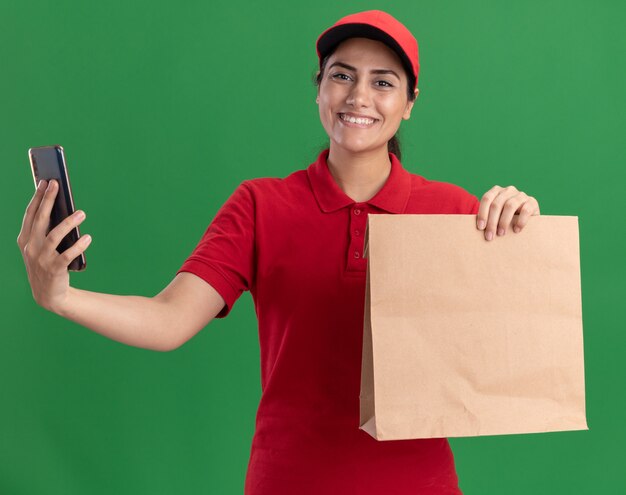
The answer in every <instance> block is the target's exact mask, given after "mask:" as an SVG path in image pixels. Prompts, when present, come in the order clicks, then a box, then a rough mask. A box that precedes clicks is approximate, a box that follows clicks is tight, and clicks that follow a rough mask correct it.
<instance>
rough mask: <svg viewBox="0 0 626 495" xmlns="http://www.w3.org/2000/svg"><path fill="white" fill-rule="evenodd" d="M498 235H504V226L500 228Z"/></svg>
mask: <svg viewBox="0 0 626 495" xmlns="http://www.w3.org/2000/svg"><path fill="white" fill-rule="evenodd" d="M498 235H504V229H503V228H502V227H500V228H499V229H498Z"/></svg>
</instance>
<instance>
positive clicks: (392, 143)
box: [313, 47, 415, 160]
mask: <svg viewBox="0 0 626 495" xmlns="http://www.w3.org/2000/svg"><path fill="white" fill-rule="evenodd" d="M335 48H336V47H335ZM333 52H334V49H333V50H332V51H331V52H329V53H328V55H326V56H325V57H324V58H323V59H322V63H321V65H320V71H319V72H318V73H317V74H316V75H315V77H314V78H313V79H314V83H315V85H316V86H317V87H319V86H320V84H321V83H322V78H323V77H324V70H325V69H326V64H327V63H328V59H329V58H330V56H331V55H332V54H333ZM404 72H405V73H406V77H407V80H408V84H407V89H406V92H407V98H408V99H409V101H413V100H415V93H414V92H413V86H414V85H415V78H414V77H413V76H412V75H411V74H410V73H409V71H407V70H406V67H404ZM387 149H388V150H389V152H390V153H393V154H394V155H396V156H397V157H398V160H402V151H401V150H400V139H398V133H397V132H396V133H395V134H394V136H393V137H392V138H391V139H390V140H389V141H387Z"/></svg>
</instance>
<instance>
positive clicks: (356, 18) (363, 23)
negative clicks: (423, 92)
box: [316, 10, 420, 90]
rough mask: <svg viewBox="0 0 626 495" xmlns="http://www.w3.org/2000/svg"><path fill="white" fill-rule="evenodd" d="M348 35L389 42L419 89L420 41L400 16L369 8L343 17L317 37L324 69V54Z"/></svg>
mask: <svg viewBox="0 0 626 495" xmlns="http://www.w3.org/2000/svg"><path fill="white" fill-rule="evenodd" d="M348 38H369V39H372V40H376V41H382V42H383V43H385V44H386V45H387V46H389V48H391V49H393V50H394V51H395V52H396V53H397V54H398V56H399V57H400V59H401V60H402V63H403V65H404V68H405V69H406V71H407V74H409V84H411V82H413V89H414V90H415V88H417V75H418V73H419V68H420V64H419V55H418V51H417V40H416V39H415V37H414V36H413V35H412V34H411V31H409V30H408V29H407V28H406V27H405V26H404V24H402V23H401V22H400V21H398V20H397V19H396V18H394V17H392V16H391V15H389V14H387V13H386V12H382V11H380V10H368V11H366V12H358V13H356V14H351V15H348V16H346V17H343V18H341V19H339V20H338V21H337V22H336V23H335V24H333V25H332V26H331V27H329V28H328V29H327V30H326V31H324V32H323V33H322V34H321V35H320V37H319V38H318V39H317V44H316V48H317V56H318V57H319V60H320V68H321V65H322V60H323V59H324V57H325V56H326V55H328V54H329V53H331V52H332V51H333V50H334V49H335V47H336V46H337V45H338V44H339V43H341V42H342V41H344V40H346V39H348ZM411 76H412V77H411ZM410 79H413V81H411V80H410Z"/></svg>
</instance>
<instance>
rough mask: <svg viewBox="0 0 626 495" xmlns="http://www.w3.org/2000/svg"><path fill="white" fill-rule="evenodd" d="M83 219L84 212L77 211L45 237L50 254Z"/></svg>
mask: <svg viewBox="0 0 626 495" xmlns="http://www.w3.org/2000/svg"><path fill="white" fill-rule="evenodd" d="M85 217H86V216H85V212H84V211H82V210H77V211H75V212H74V213H72V214H71V215H70V216H69V217H67V218H65V219H64V220H63V221H62V222H61V223H59V225H57V226H56V227H55V228H53V229H52V230H51V231H50V232H48V235H47V236H46V242H47V243H48V250H49V251H50V252H52V251H54V250H56V248H57V246H58V245H59V243H60V242H61V241H62V240H63V238H64V237H65V236H66V235H67V234H69V233H70V232H71V230H72V229H73V228H75V227H77V226H78V225H80V224H81V223H82V222H83V221H84V220H85Z"/></svg>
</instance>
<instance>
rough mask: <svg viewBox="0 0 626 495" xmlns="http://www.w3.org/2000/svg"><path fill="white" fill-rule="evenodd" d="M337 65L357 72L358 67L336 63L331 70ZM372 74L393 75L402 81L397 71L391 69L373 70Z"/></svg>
mask: <svg viewBox="0 0 626 495" xmlns="http://www.w3.org/2000/svg"><path fill="white" fill-rule="evenodd" d="M335 65H338V66H339V67H343V68H344V69H348V70H351V71H353V72H356V71H357V70H356V67H352V66H351V65H348V64H344V63H343V62H334V63H332V64H331V66H330V67H329V69H332V68H333V67H334V66H335ZM370 73H371V74H393V75H394V76H396V77H397V78H398V80H400V76H399V75H398V74H397V73H396V71H393V70H391V69H374V70H371V71H370Z"/></svg>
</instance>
